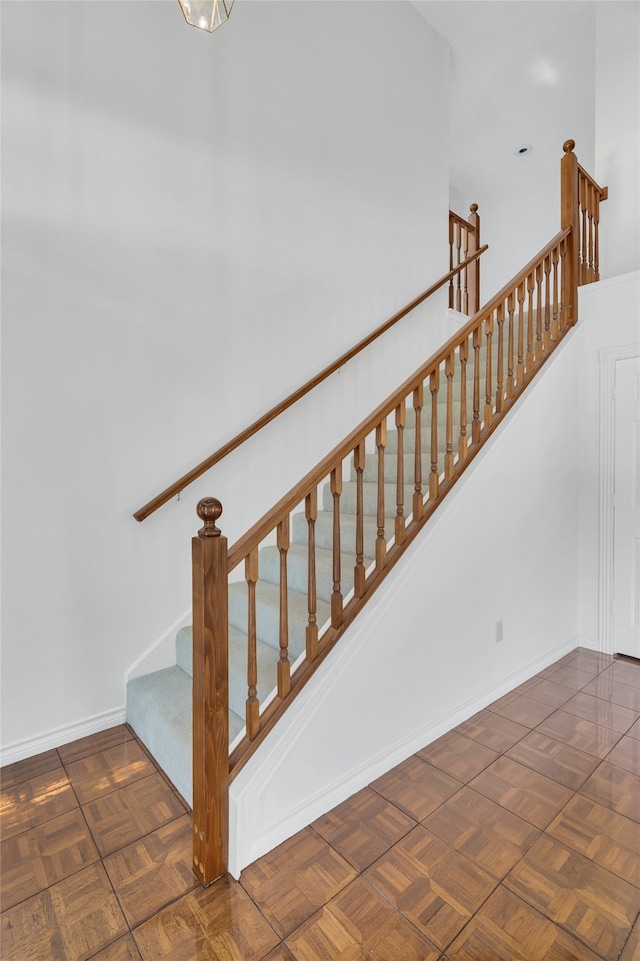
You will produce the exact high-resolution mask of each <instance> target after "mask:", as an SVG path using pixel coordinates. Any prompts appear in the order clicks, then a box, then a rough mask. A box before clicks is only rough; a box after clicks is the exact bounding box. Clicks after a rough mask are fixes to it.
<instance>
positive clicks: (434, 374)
mask: <svg viewBox="0 0 640 961" xmlns="http://www.w3.org/2000/svg"><path fill="white" fill-rule="evenodd" d="M439 387H440V368H439V367H436V368H435V370H432V371H431V374H430V376H429V390H430V391H431V471H430V473H429V500H435V499H436V497H437V496H438V485H439V476H438V389H439Z"/></svg>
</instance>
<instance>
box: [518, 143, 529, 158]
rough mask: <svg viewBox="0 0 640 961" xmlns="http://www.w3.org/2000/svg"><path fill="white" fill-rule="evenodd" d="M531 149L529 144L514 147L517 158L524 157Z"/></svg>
mask: <svg viewBox="0 0 640 961" xmlns="http://www.w3.org/2000/svg"><path fill="white" fill-rule="evenodd" d="M532 150H533V147H532V146H531V144H530V143H523V144H522V145H521V146H520V147H516V149H515V153H516V155H517V156H518V157H524V156H525V154H528V153H531V151H532Z"/></svg>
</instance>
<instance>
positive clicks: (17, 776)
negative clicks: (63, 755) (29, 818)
mask: <svg viewBox="0 0 640 961" xmlns="http://www.w3.org/2000/svg"><path fill="white" fill-rule="evenodd" d="M61 767H62V761H61V760H60V757H59V755H58V752H57V751H56V750H55V749H54V750H53V751H45V752H44V753H43V754H36V755H35V756H34V757H28V758H26V759H25V760H24V761H15V763H14V764H5V766H4V767H3V768H1V769H0V787H2V789H3V790H4V789H5V788H9V787H14V786H15V785H16V784H22V782H23V781H30V780H31V779H32V778H34V777H38V776H39V775H40V774H49V772H50V771H56V770H58V769H59V768H61Z"/></svg>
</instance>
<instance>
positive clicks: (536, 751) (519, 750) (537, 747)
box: [507, 731, 600, 791]
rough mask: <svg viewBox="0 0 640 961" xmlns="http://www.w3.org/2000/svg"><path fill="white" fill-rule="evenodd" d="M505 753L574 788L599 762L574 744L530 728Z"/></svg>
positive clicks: (584, 779)
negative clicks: (571, 745)
mask: <svg viewBox="0 0 640 961" xmlns="http://www.w3.org/2000/svg"><path fill="white" fill-rule="evenodd" d="M507 757H511V758H513V759H514V761H519V762H520V763H521V764H525V765H526V766H527V767H530V768H531V769H532V770H533V771H538V772H539V773H540V774H544V775H545V776H546V777H550V778H552V779H553V780H554V781H559V782H560V784H564V785H565V787H570V788H572V789H573V790H574V791H577V789H578V788H579V787H580V785H581V784H584V782H585V781H586V780H587V778H588V777H589V775H590V774H591V773H592V772H593V771H594V770H595V769H596V767H597V766H598V764H599V763H600V762H599V760H598V758H596V757H593V755H592V754H585V753H584V751H578V749H577V748H575V747H570V746H569V745H568V744H563V743H562V742H561V741H556V740H554V738H551V737H547V735H546V734H540V733H539V732H538V731H532V732H531V734H527V736H526V737H523V738H522V740H521V741H518V743H517V744H515V745H514V746H513V747H512V748H511V750H510V751H508V752H507Z"/></svg>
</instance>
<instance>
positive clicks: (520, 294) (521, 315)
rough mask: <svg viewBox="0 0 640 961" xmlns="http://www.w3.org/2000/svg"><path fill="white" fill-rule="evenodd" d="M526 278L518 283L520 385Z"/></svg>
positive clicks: (519, 379)
mask: <svg viewBox="0 0 640 961" xmlns="http://www.w3.org/2000/svg"><path fill="white" fill-rule="evenodd" d="M524 292H525V284H524V280H523V281H522V283H520V284H518V365H517V368H516V383H517V385H518V387H520V385H521V384H524V325H525V316H524Z"/></svg>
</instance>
